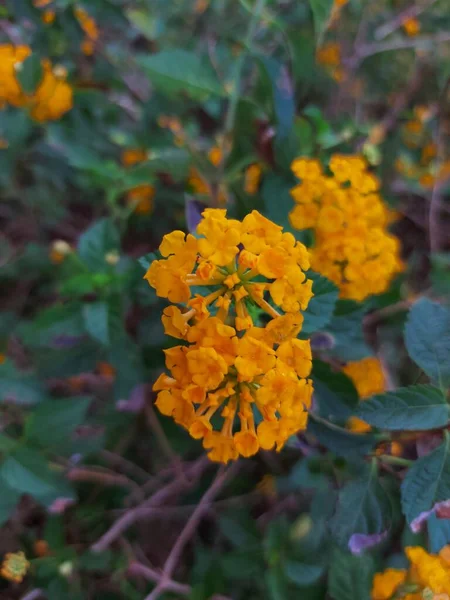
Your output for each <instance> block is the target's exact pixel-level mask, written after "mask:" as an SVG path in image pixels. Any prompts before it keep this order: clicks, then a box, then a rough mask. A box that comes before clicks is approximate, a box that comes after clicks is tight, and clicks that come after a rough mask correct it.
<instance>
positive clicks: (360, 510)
mask: <svg viewBox="0 0 450 600" xmlns="http://www.w3.org/2000/svg"><path fill="white" fill-rule="evenodd" d="M391 516H392V509H391V503H390V500H389V497H388V495H387V494H386V492H385V490H384V489H383V487H382V486H381V485H380V483H379V481H378V472H377V469H376V468H375V467H372V468H370V467H367V468H366V469H365V472H364V473H363V474H362V475H360V476H359V477H358V478H357V479H355V480H353V481H350V482H349V483H347V484H346V485H344V487H343V488H342V489H341V490H340V491H339V496H338V506H337V509H336V513H335V514H334V516H333V518H332V519H331V522H330V526H331V531H332V534H333V537H334V538H335V540H336V542H337V543H338V544H339V546H341V547H342V548H347V547H348V543H349V541H350V538H351V537H352V535H354V534H360V535H367V536H372V535H377V534H381V533H384V532H385V531H387V530H388V528H389V525H390V520H391Z"/></svg>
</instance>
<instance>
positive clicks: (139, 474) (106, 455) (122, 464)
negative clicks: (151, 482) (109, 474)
mask: <svg viewBox="0 0 450 600" xmlns="http://www.w3.org/2000/svg"><path fill="white" fill-rule="evenodd" d="M99 455H100V456H101V458H103V460H105V461H106V462H107V463H109V464H110V465H111V466H113V467H116V468H118V469H121V470H122V471H124V472H128V474H129V475H130V476H131V477H135V478H136V479H142V480H143V481H148V479H149V478H150V477H151V475H150V474H149V473H147V471H146V470H145V469H142V468H141V467H139V466H138V465H136V464H134V463H133V462H131V461H130V460H127V459H126V458H124V457H123V456H120V454H116V453H115V452H110V451H109V450H101V452H100V453H99Z"/></svg>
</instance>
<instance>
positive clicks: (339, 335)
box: [325, 300, 372, 362]
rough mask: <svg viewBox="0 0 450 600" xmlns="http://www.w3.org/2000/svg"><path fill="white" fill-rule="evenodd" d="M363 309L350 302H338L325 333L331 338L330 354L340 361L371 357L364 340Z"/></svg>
mask: <svg viewBox="0 0 450 600" xmlns="http://www.w3.org/2000/svg"><path fill="white" fill-rule="evenodd" d="M364 314H365V309H364V307H361V305H360V304H358V303H356V302H352V301H351V300H338V301H337V303H336V307H335V311H334V315H333V317H332V319H331V321H330V323H329V324H328V325H327V326H326V327H325V331H326V332H327V333H329V334H330V335H331V336H333V341H334V344H333V347H332V348H331V350H330V354H332V355H333V356H335V357H336V358H338V359H339V360H340V361H342V360H343V361H346V362H347V361H352V360H361V359H362V358H365V357H367V356H371V354H372V350H371V349H370V348H369V346H368V345H367V342H366V340H365V338H364V331H363V318H364Z"/></svg>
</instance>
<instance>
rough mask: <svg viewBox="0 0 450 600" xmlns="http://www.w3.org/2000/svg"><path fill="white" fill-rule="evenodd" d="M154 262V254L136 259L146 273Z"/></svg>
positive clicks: (155, 258) (156, 258)
mask: <svg viewBox="0 0 450 600" xmlns="http://www.w3.org/2000/svg"><path fill="white" fill-rule="evenodd" d="M154 260H158V256H157V255H156V254H155V252H149V253H148V254H144V256H141V258H139V259H138V262H139V264H140V265H141V267H142V268H143V269H144V270H145V271H147V270H148V268H149V267H150V265H151V264H152V262H153V261H154Z"/></svg>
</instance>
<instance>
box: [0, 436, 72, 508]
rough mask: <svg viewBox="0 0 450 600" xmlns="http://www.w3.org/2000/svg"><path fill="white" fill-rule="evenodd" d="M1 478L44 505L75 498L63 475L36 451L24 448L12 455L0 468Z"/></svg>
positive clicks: (18, 491)
mask: <svg viewBox="0 0 450 600" xmlns="http://www.w3.org/2000/svg"><path fill="white" fill-rule="evenodd" d="M0 477H2V478H3V479H4V481H5V482H6V484H7V485H8V486H9V487H10V488H11V489H12V490H15V491H16V492H17V493H20V494H30V496H33V497H34V498H36V499H37V500H39V501H41V502H43V503H44V504H51V502H53V501H54V500H55V499H56V498H58V497H62V496H64V497H69V498H73V493H72V491H71V488H70V486H69V485H68V483H67V482H66V481H65V480H64V478H63V476H62V474H61V473H60V472H58V471H56V470H54V469H51V468H50V466H49V465H48V463H47V462H46V460H45V459H44V458H43V457H42V456H41V455H40V454H39V453H38V452H36V451H35V450H32V449H30V448H26V447H22V448H18V449H17V450H16V451H15V452H13V453H12V454H10V455H9V456H8V457H7V458H6V460H5V461H4V463H3V464H2V465H1V467H0Z"/></svg>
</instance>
